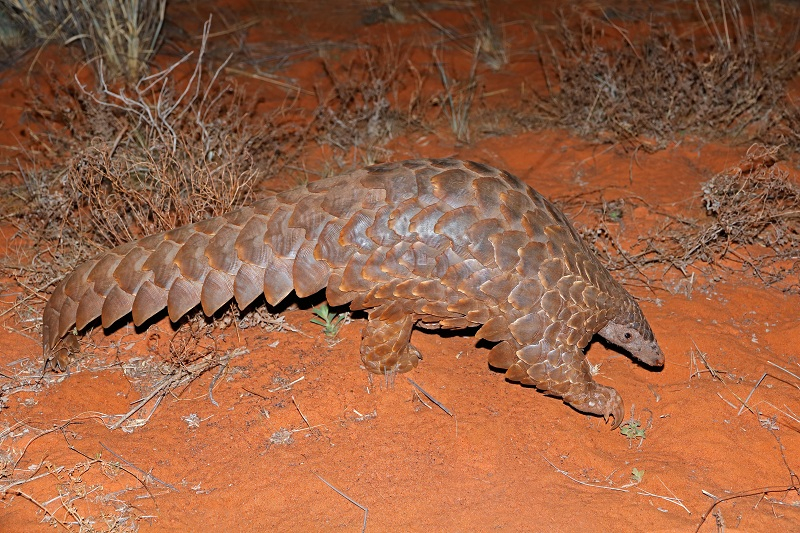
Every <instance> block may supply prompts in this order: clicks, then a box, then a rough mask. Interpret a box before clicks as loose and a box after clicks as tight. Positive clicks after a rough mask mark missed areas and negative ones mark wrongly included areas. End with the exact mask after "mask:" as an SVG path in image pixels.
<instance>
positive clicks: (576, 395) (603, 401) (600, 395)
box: [564, 382, 625, 430]
mask: <svg viewBox="0 0 800 533" xmlns="http://www.w3.org/2000/svg"><path fill="white" fill-rule="evenodd" d="M564 402H566V403H568V404H569V405H571V406H572V407H574V408H575V409H577V410H578V411H582V412H584V413H591V414H594V415H602V417H603V418H604V419H605V420H606V422H608V417H609V416H612V417H614V424H613V425H612V426H611V429H612V430H614V429H617V428H618V427H619V425H620V424H621V423H622V417H623V416H625V405H624V403H623V402H622V398H621V397H620V395H619V393H617V391H616V390H615V389H612V388H611V387H606V386H604V385H600V384H598V383H594V382H590V383H576V384H574V385H573V386H572V388H571V389H570V391H569V392H568V393H567V394H565V395H564Z"/></svg>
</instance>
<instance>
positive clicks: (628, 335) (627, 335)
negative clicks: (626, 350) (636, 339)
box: [623, 331, 633, 341]
mask: <svg viewBox="0 0 800 533" xmlns="http://www.w3.org/2000/svg"><path fill="white" fill-rule="evenodd" d="M623 337H625V340H626V341H629V340H631V339H632V338H633V335H631V334H630V332H628V331H626V332H625V334H624V335H623Z"/></svg>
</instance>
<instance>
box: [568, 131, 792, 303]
mask: <svg viewBox="0 0 800 533" xmlns="http://www.w3.org/2000/svg"><path fill="white" fill-rule="evenodd" d="M778 158H779V148H778V147H767V146H764V145H760V144H756V145H753V146H751V147H750V148H749V149H748V150H747V153H746V155H745V156H744V158H743V159H742V161H741V162H740V163H739V164H738V165H735V166H733V167H731V168H730V169H727V170H725V171H723V172H720V173H718V174H717V175H715V176H714V177H712V179H710V180H709V181H707V182H706V183H705V184H703V187H702V192H701V194H698V197H699V198H698V200H699V203H700V205H701V206H702V208H703V209H702V212H696V213H695V214H694V215H692V214H691V213H687V214H680V215H676V214H671V213H667V212H664V211H658V215H657V216H658V221H657V223H656V224H655V229H653V230H651V231H650V232H649V233H648V234H646V235H638V236H637V237H636V240H635V242H633V243H632V244H626V245H622V244H621V243H620V241H619V231H618V228H619V226H617V224H618V223H620V222H623V221H624V216H625V214H630V212H631V211H632V210H633V209H634V208H635V207H636V206H641V205H642V204H641V202H640V200H639V199H636V198H629V199H627V200H624V201H620V200H617V201H615V202H614V203H613V204H611V205H609V203H608V202H604V201H602V200H601V201H587V200H586V198H585V197H584V195H581V196H579V197H573V198H571V199H568V200H566V201H565V202H563V203H562V205H564V207H565V209H566V211H567V212H571V211H572V210H574V209H580V210H581V211H582V212H583V213H584V214H588V215H589V216H590V220H589V221H584V223H585V225H586V227H585V228H584V229H583V230H582V231H583V235H584V237H585V238H586V239H587V240H588V241H589V242H591V243H592V244H593V245H594V248H595V250H596V251H597V253H598V254H599V255H600V256H601V258H602V259H603V261H604V264H605V265H606V266H607V267H608V268H609V269H610V270H615V271H617V272H618V273H619V274H621V275H622V276H624V278H625V279H627V280H629V281H630V280H637V282H638V283H642V284H646V285H648V286H650V287H659V288H661V289H664V288H665V287H666V286H667V284H668V283H670V282H669V278H665V276H664V275H665V274H666V273H668V272H669V271H675V272H677V273H678V274H679V275H681V276H686V277H689V276H690V275H691V273H690V270H698V269H700V270H703V269H705V270H708V269H718V270H721V271H732V270H734V269H739V270H741V271H749V272H752V273H753V274H754V275H755V277H756V278H758V279H759V280H760V281H762V282H763V283H765V284H766V285H768V286H774V287H776V288H778V289H780V290H782V291H785V292H790V293H798V292H800V285H799V284H798V282H797V268H798V264H797V256H798V253H800V219H798V216H797V213H798V210H800V188H798V185H796V183H795V181H796V179H792V177H791V175H790V173H789V171H788V170H787V169H786V168H784V167H783V166H782V165H781V164H779V163H778ZM587 207H589V209H586V208H587ZM709 277H713V275H710V276H709Z"/></svg>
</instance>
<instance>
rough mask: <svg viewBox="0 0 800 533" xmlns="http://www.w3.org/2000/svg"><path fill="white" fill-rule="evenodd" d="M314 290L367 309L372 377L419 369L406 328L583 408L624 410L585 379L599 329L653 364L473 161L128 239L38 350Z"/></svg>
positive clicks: (492, 172)
mask: <svg viewBox="0 0 800 533" xmlns="http://www.w3.org/2000/svg"><path fill="white" fill-rule="evenodd" d="M322 289H325V290H326V297H327V299H328V301H329V302H330V303H331V304H332V305H342V304H345V303H350V304H351V308H353V309H366V310H367V312H368V316H369V319H368V322H367V324H366V326H365V327H364V330H363V340H362V344H361V357H362V360H363V361H364V364H365V366H366V367H367V369H369V370H370V371H371V372H376V373H378V372H384V373H385V372H406V371H408V370H411V369H412V368H414V367H415V366H416V365H417V363H418V362H419V359H420V358H421V356H420V353H419V351H418V350H417V349H416V348H414V347H413V346H412V345H411V344H410V343H409V338H410V336H411V330H412V328H413V327H414V325H420V326H424V327H426V328H430V327H441V328H464V327H470V326H472V327H474V326H480V327H479V329H478V332H477V334H476V337H478V338H480V339H486V340H487V341H490V342H494V343H497V344H496V345H495V346H494V347H493V348H492V350H491V351H490V352H489V363H490V364H491V365H492V366H494V367H498V368H502V369H506V377H507V378H508V379H509V380H511V381H518V382H520V383H523V384H529V385H534V386H536V387H537V388H539V389H540V390H542V391H544V392H546V393H548V394H551V395H554V396H558V397H561V398H563V400H564V401H565V402H567V403H568V404H570V405H572V406H573V407H574V408H576V409H578V410H579V411H584V412H587V413H593V414H598V415H602V416H604V417H606V419H608V417H609V416H613V417H614V423H615V426H616V425H619V423H620V422H621V421H622V418H623V415H624V409H623V403H622V399H621V398H620V397H619V395H618V394H617V392H616V391H615V390H614V389H612V388H610V387H607V386H604V385H600V384H598V383H596V382H595V381H594V379H593V378H592V375H591V373H590V366H589V363H588V362H587V360H586V357H585V356H584V353H583V349H584V348H585V347H586V345H587V344H588V343H589V341H590V340H591V338H592V336H594V335H595V334H600V335H601V336H603V337H605V338H606V339H607V340H609V341H610V342H612V343H615V344H617V345H619V346H621V347H623V348H625V349H626V350H628V351H629V352H630V353H631V355H633V356H634V357H636V358H637V359H639V360H641V361H643V362H644V363H647V364H649V365H653V366H661V365H662V364H663V355H662V353H661V350H660V349H659V347H658V344H657V342H656V341H655V338H654V336H653V333H652V331H651V330H650V326H649V325H648V323H647V320H646V319H645V318H644V316H643V314H642V312H641V310H640V308H639V306H638V305H637V304H636V302H635V300H634V299H633V298H632V297H631V295H630V294H628V293H627V292H626V291H625V290H624V289H623V288H622V287H621V286H620V285H619V284H618V283H617V282H616V281H614V279H613V278H612V277H611V276H610V275H609V273H608V271H607V270H606V269H605V268H603V266H602V265H601V264H600V263H599V261H598V260H597V258H596V256H595V255H594V254H593V253H592V252H591V251H590V250H589V248H587V246H586V245H585V244H584V243H583V241H582V240H581V239H580V238H579V237H578V234H577V233H576V232H575V230H574V228H573V227H572V226H571V225H570V223H569V221H568V220H567V219H566V217H565V216H564V215H563V214H562V213H561V212H560V211H558V209H556V208H555V206H553V205H552V204H551V203H550V202H548V201H547V200H546V199H545V198H544V197H542V196H541V195H540V194H539V193H537V192H536V191H534V190H533V189H531V188H530V187H528V186H527V185H525V184H524V183H522V182H521V181H519V180H518V179H517V178H515V177H514V176H511V175H510V174H508V173H506V172H503V171H500V170H497V169H494V168H492V167H489V166H486V165H482V164H479V163H473V162H470V161H457V160H454V159H430V160H416V161H402V162H397V163H389V164H385V165H377V166H372V167H368V168H366V169H361V170H358V171H355V172H353V173H351V174H347V175H342V176H337V177H334V178H330V179H327V180H321V181H318V182H315V183H312V184H309V185H308V186H307V187H304V188H298V189H295V190H292V191H287V192H284V193H281V194H279V195H277V196H275V197H271V198H266V199H264V200H262V201H259V202H255V203H254V204H252V205H251V206H250V207H246V208H244V209H240V210H238V211H234V212H231V213H229V214H227V215H225V216H222V217H216V218H212V219H208V220H204V221H202V222H199V223H196V224H190V225H188V226H184V227H181V228H176V229H174V230H171V231H168V232H166V233H162V234H159V235H153V236H149V237H146V238H144V239H142V240H140V241H137V242H134V243H129V244H125V245H123V246H120V247H117V248H115V249H113V250H109V251H108V252H106V253H104V254H102V255H101V256H99V257H98V258H95V259H92V260H91V261H88V262H86V263H84V264H83V265H81V266H79V267H78V268H77V269H76V270H75V271H74V272H72V273H71V274H70V275H68V276H67V277H66V278H64V280H63V281H61V282H60V283H59V284H58V285H57V286H56V288H55V290H54V292H53V294H52V296H51V297H50V300H49V302H48V303H47V306H46V307H45V310H44V319H43V337H44V342H43V344H44V353H45V357H46V358H47V360H48V362H49V363H50V364H51V365H52V366H53V367H55V368H58V369H62V370H63V369H66V367H67V364H68V362H69V354H70V353H71V352H72V351H74V349H75V346H76V344H77V343H76V340H75V336H74V335H72V334H70V331H71V330H72V329H73V328H74V327H77V329H78V330H81V329H83V328H85V327H86V326H87V325H88V324H89V323H90V322H92V321H94V320H96V319H97V318H100V319H101V322H102V325H103V327H109V326H111V325H112V324H114V323H115V322H117V321H119V320H121V319H122V318H124V317H126V316H127V315H128V314H129V313H131V314H132V318H133V321H134V322H135V323H136V324H137V325H139V324H142V323H143V322H145V321H146V320H148V319H149V318H150V317H152V316H153V315H155V314H156V313H158V312H159V311H161V310H163V309H164V308H166V309H167V311H168V312H169V316H170V319H171V320H178V319H179V318H181V317H182V316H183V315H184V314H185V313H186V312H188V311H189V310H190V309H192V308H194V307H196V306H197V305H201V306H202V309H203V311H204V312H205V313H206V314H208V315H210V314H213V313H214V312H215V311H216V310H217V309H219V308H220V307H221V306H223V305H224V304H225V303H227V302H228V301H229V300H231V299H235V300H236V301H237V303H238V304H239V306H240V307H246V306H248V305H249V304H250V303H251V302H252V301H253V300H255V299H256V298H257V297H258V296H260V295H261V294H264V295H265V297H266V300H267V302H269V303H270V304H272V305H274V304H277V303H278V302H280V301H281V300H283V299H284V298H285V297H286V296H287V295H288V294H289V293H290V292H291V291H293V290H294V291H295V292H296V293H297V294H298V295H299V296H308V295H310V294H313V293H315V292H318V291H320V290H322Z"/></svg>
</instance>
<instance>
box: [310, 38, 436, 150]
mask: <svg viewBox="0 0 800 533" xmlns="http://www.w3.org/2000/svg"><path fill="white" fill-rule="evenodd" d="M409 54H410V51H409V50H408V49H406V48H399V47H397V46H394V45H393V44H392V43H390V42H387V43H385V44H382V45H371V44H364V45H360V46H359V48H358V49H357V50H356V52H355V55H354V57H352V58H351V59H350V61H349V62H347V63H344V64H335V63H333V62H332V61H331V60H330V59H329V58H328V57H326V56H323V58H322V64H323V68H324V71H325V75H326V76H327V84H328V85H329V89H321V88H318V89H317V98H318V100H319V105H318V107H317V110H316V112H315V129H316V132H317V135H316V136H317V141H318V142H320V143H324V144H328V145H331V146H334V147H336V148H337V149H339V150H340V151H342V152H345V153H350V152H351V151H355V153H356V154H361V155H360V156H361V158H362V159H363V160H364V162H365V163H367V164H372V163H375V162H377V161H378V160H381V161H382V160H383V159H385V155H386V154H385V153H382V152H385V150H384V148H383V147H384V145H385V144H386V143H387V142H388V141H389V140H391V139H392V138H393V137H394V136H395V135H396V134H397V133H398V132H400V131H404V130H405V129H406V128H408V127H411V126H413V125H419V124H420V122H421V120H422V113H423V112H424V103H423V100H422V86H423V83H424V76H423V74H421V73H420V72H419V70H417V68H416V67H415V66H414V65H413V64H412V63H411V61H410V59H409ZM407 83H408V84H410V86H407ZM382 155H383V157H381V156H382Z"/></svg>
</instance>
